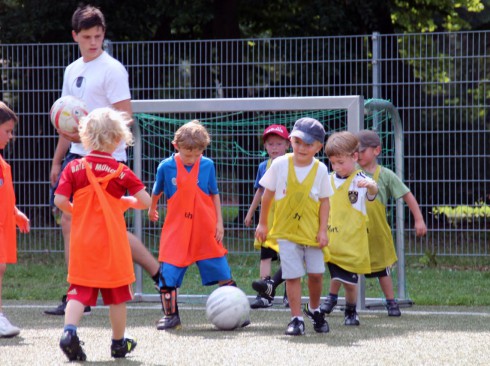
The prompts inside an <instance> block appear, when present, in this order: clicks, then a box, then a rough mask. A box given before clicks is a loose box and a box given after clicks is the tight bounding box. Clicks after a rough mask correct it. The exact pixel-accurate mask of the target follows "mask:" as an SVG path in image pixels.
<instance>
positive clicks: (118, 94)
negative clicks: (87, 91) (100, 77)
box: [105, 60, 131, 104]
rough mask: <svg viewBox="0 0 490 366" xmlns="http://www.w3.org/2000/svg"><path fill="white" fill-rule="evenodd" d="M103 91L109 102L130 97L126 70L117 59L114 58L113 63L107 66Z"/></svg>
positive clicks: (112, 102)
mask: <svg viewBox="0 0 490 366" xmlns="http://www.w3.org/2000/svg"><path fill="white" fill-rule="evenodd" d="M105 91H106V95H107V98H108V99H109V101H110V102H111V104H114V103H117V102H120V101H122V100H127V99H131V92H130V90H129V75H128V72H127V70H126V68H125V67H124V66H123V65H122V64H121V63H120V62H119V61H117V60H114V65H112V66H111V67H108V68H107V80H106V84H105Z"/></svg>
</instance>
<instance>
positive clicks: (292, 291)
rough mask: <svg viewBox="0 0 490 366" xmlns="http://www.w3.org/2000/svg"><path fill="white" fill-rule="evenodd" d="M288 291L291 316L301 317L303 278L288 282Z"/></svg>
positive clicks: (288, 280)
mask: <svg viewBox="0 0 490 366" xmlns="http://www.w3.org/2000/svg"><path fill="white" fill-rule="evenodd" d="M286 291H287V293H288V298H289V306H290V308H291V316H292V317H295V316H301V278H292V279H287V280H286Z"/></svg>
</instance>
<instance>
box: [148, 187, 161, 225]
mask: <svg viewBox="0 0 490 366" xmlns="http://www.w3.org/2000/svg"><path fill="white" fill-rule="evenodd" d="M162 194H163V193H160V194H153V193H152V195H151V198H150V199H151V202H150V208H149V209H148V218H149V219H150V221H158V210H157V204H158V200H159V199H160V197H161V196H162Z"/></svg>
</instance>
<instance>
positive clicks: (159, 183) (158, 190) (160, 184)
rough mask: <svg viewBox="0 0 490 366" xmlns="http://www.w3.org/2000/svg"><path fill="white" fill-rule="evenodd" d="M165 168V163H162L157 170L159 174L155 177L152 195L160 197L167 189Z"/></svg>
mask: <svg viewBox="0 0 490 366" xmlns="http://www.w3.org/2000/svg"><path fill="white" fill-rule="evenodd" d="M164 182H165V168H164V161H162V162H161V163H160V164H159V165H158V168H157V173H156V177H155V183H154V184H153V189H152V191H151V193H152V194H154V195H155V196H158V195H159V194H162V193H163V189H164V187H165V184H164Z"/></svg>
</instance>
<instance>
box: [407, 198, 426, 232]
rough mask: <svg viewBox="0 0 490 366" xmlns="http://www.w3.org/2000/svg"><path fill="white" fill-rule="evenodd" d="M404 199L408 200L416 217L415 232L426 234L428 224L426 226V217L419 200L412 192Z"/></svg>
mask: <svg viewBox="0 0 490 366" xmlns="http://www.w3.org/2000/svg"><path fill="white" fill-rule="evenodd" d="M403 200H404V201H405V202H406V204H407V206H408V208H409V209H410V212H412V215H413V218H414V219H415V234H416V235H417V236H424V235H425V234H426V233H427V226H425V221H424V217H423V216H422V212H421V211H420V207H419V204H418V202H417V200H416V199H415V197H414V196H413V194H412V193H411V192H408V193H407V194H406V195H404V196H403Z"/></svg>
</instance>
